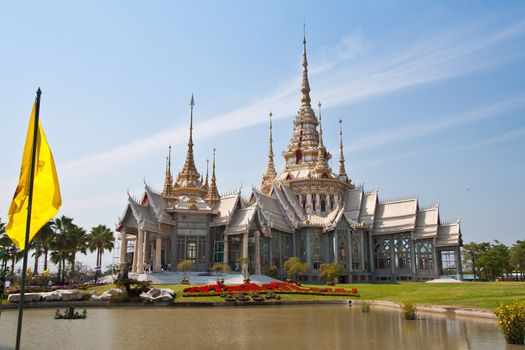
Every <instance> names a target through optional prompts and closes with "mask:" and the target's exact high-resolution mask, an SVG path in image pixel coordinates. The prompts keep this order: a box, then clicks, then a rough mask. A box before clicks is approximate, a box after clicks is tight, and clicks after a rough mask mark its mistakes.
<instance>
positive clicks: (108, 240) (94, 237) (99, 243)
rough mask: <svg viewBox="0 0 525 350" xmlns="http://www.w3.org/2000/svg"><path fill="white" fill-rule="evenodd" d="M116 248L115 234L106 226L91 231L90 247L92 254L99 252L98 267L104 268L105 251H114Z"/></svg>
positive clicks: (89, 237) (99, 226)
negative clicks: (103, 257) (103, 255)
mask: <svg viewBox="0 0 525 350" xmlns="http://www.w3.org/2000/svg"><path fill="white" fill-rule="evenodd" d="M114 246H115V238H114V237H113V232H111V230H110V229H109V228H107V227H106V226H105V225H98V226H96V227H93V228H92V229H91V232H90V234H89V236H88V247H89V251H90V252H92V253H93V252H94V251H95V250H96V251H97V266H100V267H102V254H104V251H105V250H108V251H112V250H113V248H114Z"/></svg>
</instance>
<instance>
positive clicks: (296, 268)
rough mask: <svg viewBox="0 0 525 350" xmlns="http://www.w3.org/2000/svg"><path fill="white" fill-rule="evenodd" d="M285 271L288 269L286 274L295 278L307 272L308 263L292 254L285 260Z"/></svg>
mask: <svg viewBox="0 0 525 350" xmlns="http://www.w3.org/2000/svg"><path fill="white" fill-rule="evenodd" d="M284 271H286V274H287V275H288V276H289V277H290V278H292V279H293V278H294V277H296V276H297V275H299V274H301V273H305V272H307V271H308V264H307V263H305V262H302V261H301V259H299V258H298V257H296V256H292V257H291V258H289V259H288V260H286V261H285V262H284Z"/></svg>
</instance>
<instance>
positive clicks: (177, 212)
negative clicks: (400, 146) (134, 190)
mask: <svg viewBox="0 0 525 350" xmlns="http://www.w3.org/2000/svg"><path fill="white" fill-rule="evenodd" d="M302 67H303V69H302V85H301V102H300V106H299V110H298V112H297V115H296V117H295V120H294V130H293V134H292V137H291V140H290V143H289V145H288V148H287V149H286V150H285V151H284V152H283V153H282V155H283V157H284V160H285V165H284V169H283V170H282V171H281V172H280V173H277V171H276V170H275V166H274V154H273V149H272V142H273V140H272V124H271V114H270V132H269V151H268V159H267V163H268V165H267V169H266V171H265V173H264V174H263V177H262V183H261V186H260V188H253V189H252V190H251V193H248V195H249V200H243V198H242V197H241V191H240V190H239V191H236V192H235V193H232V194H228V195H220V194H219V191H218V189H217V180H216V174H215V151H214V157H213V163H212V175H211V179H210V178H209V176H208V169H207V172H206V175H205V177H203V176H201V175H200V174H199V173H198V171H197V169H196V167H195V163H194V159H193V139H192V134H193V106H194V102H193V97H192V100H191V104H190V107H191V110H190V128H189V140H188V150H187V155H186V160H185V162H184V165H183V168H182V170H181V171H180V172H179V174H178V176H177V177H176V179H175V180H173V178H172V175H171V150H170V154H169V155H168V157H167V160H166V174H165V182H164V186H163V190H162V191H159V192H160V193H159V192H157V191H155V190H153V189H152V188H151V187H150V186H149V185H147V184H146V185H145V191H144V193H143V195H142V196H140V198H133V197H132V196H128V205H127V206H126V209H125V211H124V214H123V215H122V216H121V217H120V218H119V222H118V225H117V226H118V227H117V230H118V231H119V232H120V240H121V245H120V246H121V247H122V248H121V251H120V261H121V262H122V263H124V262H129V263H131V264H132V271H133V272H138V273H143V272H144V270H145V269H146V268H148V267H151V268H152V269H153V271H161V270H162V269H170V270H174V269H175V267H176V265H177V263H178V262H180V261H182V260H186V259H190V260H193V262H194V265H193V266H194V269H195V270H196V271H209V270H210V268H211V265H212V264H213V263H215V262H224V263H227V264H230V266H231V267H232V269H233V270H238V269H239V268H240V267H239V266H238V264H237V263H236V260H237V258H239V257H247V258H248V259H249V261H250V263H249V270H250V272H252V273H256V274H261V273H264V272H265V271H268V268H270V267H275V268H277V271H278V275H279V276H280V277H284V276H285V272H284V271H283V264H284V262H285V261H286V260H287V259H288V258H290V257H292V256H297V257H299V258H301V259H302V260H303V261H305V262H307V263H308V266H309V271H308V272H307V273H305V274H304V275H303V276H300V277H299V278H300V279H302V280H305V281H318V280H319V267H320V265H321V264H322V263H331V262H337V263H340V264H341V265H342V267H343V273H342V275H341V276H340V278H339V279H340V282H371V281H424V280H429V279H433V278H438V277H439V276H440V275H454V276H456V278H461V273H462V270H461V254H460V247H461V246H462V240H461V230H460V223H459V220H457V221H452V222H443V221H441V219H440V216H439V206H438V205H434V206H430V207H422V206H420V203H419V201H418V199H417V198H404V199H397V200H391V201H381V200H380V198H379V193H378V191H377V190H371V191H366V190H365V189H364V188H362V187H356V186H355V185H354V184H353V183H352V181H351V179H350V178H349V176H348V175H347V172H346V168H345V159H344V156H343V135H342V128H341V129H340V130H341V131H340V135H339V137H340V147H339V149H340V152H339V169H338V171H337V172H334V171H333V170H332V169H331V168H330V166H329V160H330V159H331V157H332V156H331V154H330V153H329V152H328V151H327V150H326V148H325V146H324V143H323V131H322V124H321V123H322V116H321V106H320V104H319V112H318V114H317V115H316V114H315V112H314V111H313V109H312V107H311V99H310V84H309V81H308V61H307V55H306V40H304V41H303V56H302ZM339 122H340V123H341V120H340V121H339ZM261 161H262V160H261ZM128 242H134V244H128ZM128 247H132V249H131V250H130V252H128Z"/></svg>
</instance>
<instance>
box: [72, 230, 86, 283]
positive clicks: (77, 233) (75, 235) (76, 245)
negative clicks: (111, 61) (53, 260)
mask: <svg viewBox="0 0 525 350" xmlns="http://www.w3.org/2000/svg"><path fill="white" fill-rule="evenodd" d="M67 244H68V247H69V259H68V260H69V262H70V265H71V274H72V275H73V276H74V275H75V261H76V256H77V253H83V254H86V252H87V248H88V238H87V232H86V230H84V229H83V228H82V227H79V226H77V225H74V227H73V229H72V230H71V231H70V232H69V235H68V237H67Z"/></svg>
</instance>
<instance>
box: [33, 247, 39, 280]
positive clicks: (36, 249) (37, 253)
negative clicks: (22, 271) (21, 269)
mask: <svg viewBox="0 0 525 350" xmlns="http://www.w3.org/2000/svg"><path fill="white" fill-rule="evenodd" d="M39 253H40V242H38V241H37V242H36V248H35V266H34V267H33V275H38V258H39V256H40V254H39Z"/></svg>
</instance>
